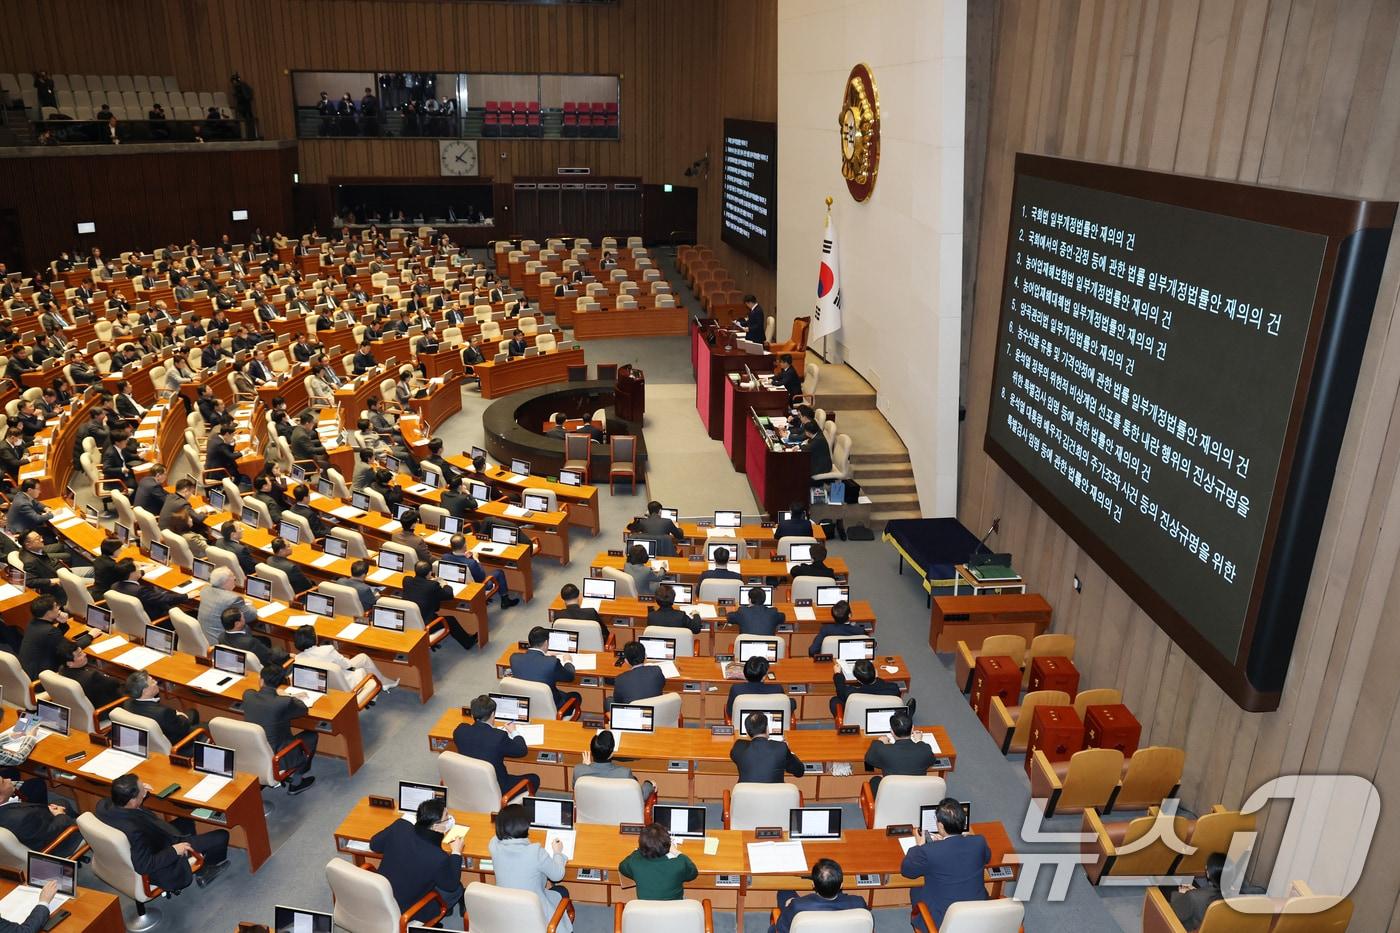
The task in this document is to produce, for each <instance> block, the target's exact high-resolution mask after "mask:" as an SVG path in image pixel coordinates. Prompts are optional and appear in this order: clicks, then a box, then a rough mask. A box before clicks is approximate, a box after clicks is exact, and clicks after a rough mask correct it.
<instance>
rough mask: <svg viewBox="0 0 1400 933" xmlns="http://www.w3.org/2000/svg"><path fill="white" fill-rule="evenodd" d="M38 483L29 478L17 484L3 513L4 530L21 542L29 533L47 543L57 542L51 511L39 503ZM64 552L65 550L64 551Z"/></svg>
mask: <svg viewBox="0 0 1400 933" xmlns="http://www.w3.org/2000/svg"><path fill="white" fill-rule="evenodd" d="M38 497H39V481H38V480H37V479H35V478H34V477H32V476H31V477H29V478H27V479H25V480H23V481H22V482H21V483H20V484H19V489H17V490H15V493H14V495H13V496H12V497H11V498H10V509H9V511H8V512H6V513H5V530H6V531H8V532H9V533H10V534H12V535H13V536H14V537H15V538H16V539H18V540H23V538H24V536H25V535H26V534H28V533H29V532H31V531H37V532H38V533H39V536H40V537H41V538H43V539H44V540H45V541H48V542H57V541H58V533H57V532H55V531H54V530H53V524H52V523H53V510H52V509H50V508H49V507H48V506H46V505H44V504H43V503H42V502H40V501H39V498H38ZM65 550H66V549H65Z"/></svg>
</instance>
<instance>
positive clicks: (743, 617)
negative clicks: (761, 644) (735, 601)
mask: <svg viewBox="0 0 1400 933" xmlns="http://www.w3.org/2000/svg"><path fill="white" fill-rule="evenodd" d="M728 619H729V624H730V625H737V626H739V634H740V635H767V636H771V635H776V634H778V626H779V625H780V624H781V623H783V622H785V621H787V620H786V618H785V617H784V616H783V614H782V613H781V612H779V611H778V610H776V609H774V608H773V607H772V606H754V605H748V606H743V607H741V608H739V609H735V610H734V611H733V612H731V613H729V616H728Z"/></svg>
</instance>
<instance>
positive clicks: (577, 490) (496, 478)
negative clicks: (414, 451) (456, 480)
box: [447, 454, 601, 535]
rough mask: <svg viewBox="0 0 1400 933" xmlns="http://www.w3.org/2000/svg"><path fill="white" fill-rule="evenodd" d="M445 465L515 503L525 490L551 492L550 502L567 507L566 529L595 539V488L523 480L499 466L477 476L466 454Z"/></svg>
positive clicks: (538, 478) (533, 478) (597, 523)
mask: <svg viewBox="0 0 1400 933" xmlns="http://www.w3.org/2000/svg"><path fill="white" fill-rule="evenodd" d="M447 462H448V463H450V464H452V465H453V466H455V467H457V468H458V469H459V470H465V471H467V473H468V474H470V478H472V479H481V480H484V481H485V482H487V483H489V484H490V485H492V486H495V487H496V488H497V489H501V490H505V491H506V492H507V494H508V495H510V496H511V497H512V498H515V499H519V498H520V494H521V492H522V491H523V490H526V489H549V490H552V491H553V492H554V498H555V499H556V500H558V501H559V502H560V503H562V504H565V505H567V506H568V513H569V524H570V525H578V526H580V527H583V528H587V529H588V530H589V532H590V533H592V534H595V535H596V534H597V533H598V530H599V528H600V527H601V526H600V521H599V511H598V487H597V486H589V485H583V486H568V485H565V484H564V483H556V482H552V481H550V480H547V479H545V478H544V477H543V476H524V475H521V474H517V473H512V472H511V471H510V470H507V469H505V468H504V467H500V466H487V468H486V471H485V472H484V473H481V474H477V473H476V471H475V470H473V469H472V461H471V458H470V457H468V456H466V454H463V455H461V456H453V457H448V458H447Z"/></svg>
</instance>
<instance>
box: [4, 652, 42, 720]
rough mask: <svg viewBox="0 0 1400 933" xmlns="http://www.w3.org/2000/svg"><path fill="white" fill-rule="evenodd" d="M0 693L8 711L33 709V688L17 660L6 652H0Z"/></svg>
mask: <svg viewBox="0 0 1400 933" xmlns="http://www.w3.org/2000/svg"><path fill="white" fill-rule="evenodd" d="M0 693H3V696H4V706H6V707H8V708H10V709H27V710H32V709H33V708H34V686H33V682H32V681H30V679H29V675H28V674H26V673H25V672H24V667H23V666H22V665H21V664H20V663H19V658H18V657H16V656H15V655H13V654H11V653H10V652H8V651H0Z"/></svg>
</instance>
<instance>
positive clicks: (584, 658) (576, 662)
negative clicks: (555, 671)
mask: <svg viewBox="0 0 1400 933" xmlns="http://www.w3.org/2000/svg"><path fill="white" fill-rule="evenodd" d="M569 663H570V664H572V665H573V666H574V670H576V671H596V670H597V669H598V658H597V656H596V655H593V654H573V655H570V656H569Z"/></svg>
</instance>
